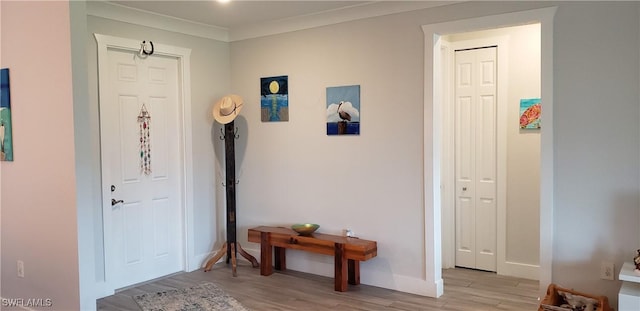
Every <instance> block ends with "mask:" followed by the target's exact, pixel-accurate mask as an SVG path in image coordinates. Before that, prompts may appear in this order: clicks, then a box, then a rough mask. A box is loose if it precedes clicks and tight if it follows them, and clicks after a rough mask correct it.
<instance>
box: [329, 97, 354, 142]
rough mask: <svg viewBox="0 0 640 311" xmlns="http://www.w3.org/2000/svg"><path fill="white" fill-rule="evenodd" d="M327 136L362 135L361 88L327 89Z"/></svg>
mask: <svg viewBox="0 0 640 311" xmlns="http://www.w3.org/2000/svg"><path fill="white" fill-rule="evenodd" d="M327 135H360V86H359V85H348V86H334V87H328V88H327Z"/></svg>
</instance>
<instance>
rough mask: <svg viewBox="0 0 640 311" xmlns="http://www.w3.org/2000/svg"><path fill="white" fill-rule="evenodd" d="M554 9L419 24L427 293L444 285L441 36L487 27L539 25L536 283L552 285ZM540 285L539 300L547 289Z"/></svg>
mask: <svg viewBox="0 0 640 311" xmlns="http://www.w3.org/2000/svg"><path fill="white" fill-rule="evenodd" d="M556 10H557V7H555V6H553V7H547V8H542V9H535V10H528V11H519V12H513V13H504V14H497V15H490V16H483V17H477V18H471V19H461V20H455V21H450V22H444V23H438V24H429V25H423V26H422V30H423V32H424V35H425V37H424V45H425V49H424V53H425V57H424V60H425V61H424V66H425V68H424V124H425V125H424V166H423V169H424V175H423V176H424V178H425V180H424V190H423V191H424V230H425V232H424V251H425V279H426V283H427V288H426V290H427V292H429V293H430V295H431V296H433V297H440V296H442V294H443V292H444V282H443V280H442V219H441V218H442V201H441V188H442V180H441V168H442V167H441V156H442V155H441V151H442V150H441V146H442V145H441V142H442V139H443V137H442V120H441V116H442V97H443V85H442V79H441V77H442V51H441V40H440V39H441V36H442V35H446V34H452V33H460V32H469V31H476V30H484V29H491V28H502V27H509V26H517V25H523V24H531V23H540V36H541V38H540V39H541V80H542V81H541V95H542V96H541V97H542V98H543V100H544V101H545V108H544V111H543V112H542V118H544V120H545V126H544V127H543V128H542V129H541V130H540V136H541V139H540V277H539V280H540V284H548V283H550V282H551V280H552V263H553V203H554V202H553V188H554V186H553V176H554V170H553V99H554V98H553V27H554V26H553V20H554V16H555V13H556ZM543 287H544V286H541V288H540V289H539V293H540V295H541V296H542V295H544V291H545V289H544V288H543Z"/></svg>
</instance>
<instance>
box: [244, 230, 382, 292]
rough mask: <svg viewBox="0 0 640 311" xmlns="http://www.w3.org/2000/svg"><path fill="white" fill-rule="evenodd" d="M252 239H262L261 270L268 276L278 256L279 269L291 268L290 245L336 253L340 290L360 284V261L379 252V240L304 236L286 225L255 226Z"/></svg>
mask: <svg viewBox="0 0 640 311" xmlns="http://www.w3.org/2000/svg"><path fill="white" fill-rule="evenodd" d="M249 242H255V243H260V262H261V264H260V274H261V275H265V276H266V275H271V274H273V268H274V267H273V266H272V265H273V257H274V256H275V268H276V270H281V271H284V270H286V269H287V267H286V262H287V261H286V253H285V251H286V249H287V248H290V249H297V250H302V251H307V252H312V253H318V254H325V255H331V256H334V258H335V267H334V268H335V290H336V291H340V292H345V291H347V282H348V283H349V284H352V285H358V284H360V261H364V260H368V259H371V258H373V257H376V255H377V252H378V246H377V243H376V242H375V241H368V240H362V239H358V238H350V237H344V236H338V235H330V234H323V233H313V234H311V235H309V236H302V235H298V233H297V232H295V231H293V230H292V229H290V228H284V227H265V226H261V227H256V228H251V229H249Z"/></svg>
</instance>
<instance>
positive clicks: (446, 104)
mask: <svg viewBox="0 0 640 311" xmlns="http://www.w3.org/2000/svg"><path fill="white" fill-rule="evenodd" d="M489 46H496V47H497V48H496V62H497V66H496V76H497V81H496V82H497V85H496V97H497V101H496V136H495V138H496V228H495V229H496V271H497V273H498V274H502V273H501V272H503V271H504V262H505V261H506V259H505V250H506V243H507V242H506V231H507V228H506V227H507V223H506V210H507V205H506V202H507V184H506V180H507V104H508V103H507V92H508V90H509V85H508V84H509V77H508V73H509V69H508V66H509V65H508V64H509V39H508V37H507V36H494V37H487V38H480V39H474V40H464V41H455V42H445V41H443V49H446V51H445V52H443V54H442V60H443V64H442V73H443V76H442V77H443V78H444V77H446V78H447V80H443V98H442V107H441V108H442V113H443V118H442V146H441V148H442V149H441V152H442V159H441V160H442V164H441V165H442V168H441V176H442V187H441V195H442V205H441V208H442V219H443V221H442V231H443V232H446V233H447V234H443V236H442V252H443V255H444V256H443V262H442V267H443V268H453V267H454V266H455V253H456V250H455V248H456V245H455V238H454V239H450V238H449V236H448V234H453V237H455V236H456V231H455V230H456V219H455V204H456V200H455V183H456V181H455V146H456V145H455V144H456V141H455V137H456V135H455V123H454V120H455V113H456V112H455V105H454V102H453V100H454V98H455V88H454V80H455V53H456V50H464V49H472V48H478V47H489ZM441 51H442V49H441ZM445 92H448V94H446V93H445ZM445 116H446V117H445ZM452 204H453V205H452ZM446 206H449V207H453V208H444V207H446ZM448 260H452V261H448Z"/></svg>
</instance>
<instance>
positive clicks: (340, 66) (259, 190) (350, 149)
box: [218, 2, 640, 306]
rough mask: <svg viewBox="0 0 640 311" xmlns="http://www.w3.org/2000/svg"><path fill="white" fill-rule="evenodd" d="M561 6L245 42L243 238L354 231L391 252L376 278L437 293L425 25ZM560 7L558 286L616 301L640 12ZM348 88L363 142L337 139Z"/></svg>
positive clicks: (629, 231)
mask: <svg viewBox="0 0 640 311" xmlns="http://www.w3.org/2000/svg"><path fill="white" fill-rule="evenodd" d="M550 5H554V4H553V3H536V2H500V3H464V4H456V5H450V6H445V7H440V8H433V9H428V10H422V11H415V12H410V13H403V14H398V15H391V16H385V17H379V18H371V19H366V20H360V21H355V22H349V23H342V24H338V25H333V26H327V27H322V28H316V29H311V30H304V31H297V32H293V33H287V34H282V35H275V36H270V37H265V38H259V39H252V40H245V41H238V42H233V43H232V44H231V47H232V50H231V68H232V69H233V71H232V87H233V89H232V90H233V91H234V92H236V93H238V94H240V95H242V96H244V97H245V101H246V105H247V106H246V107H245V109H244V110H243V117H244V118H245V121H244V123H245V124H246V125H245V127H246V128H245V129H244V130H245V132H242V131H241V132H240V135H241V138H240V141H241V142H240V144H242V145H243V146H244V148H245V149H244V150H243V151H242V152H241V153H240V154H239V158H240V159H239V163H238V170H239V171H240V172H241V177H240V184H239V187H238V213H239V214H238V220H239V232H240V234H241V236H240V241H245V243H246V229H247V228H248V227H251V226H255V225H258V224H272V225H289V224H291V223H294V222H300V221H313V222H317V223H319V224H320V225H321V226H322V227H321V229H320V230H321V231H323V232H329V233H338V232H340V230H341V229H343V228H346V227H350V228H353V229H354V230H355V232H356V233H357V234H358V235H360V236H361V237H363V238H369V239H374V240H377V241H378V246H379V251H378V257H377V258H375V259H373V260H371V261H370V262H366V263H363V266H362V269H363V272H362V280H363V283H367V284H374V285H378V286H382V287H388V288H397V289H401V290H409V291H411V290H415V289H416V288H418V287H420V286H423V285H424V284H423V283H421V282H420V280H422V279H424V277H423V276H424V272H425V270H424V269H425V267H424V262H425V261H424V260H425V259H424V255H423V254H424V253H423V247H424V243H425V241H424V240H423V236H424V227H423V226H424V224H423V221H422V219H423V215H424V210H423V209H422V202H423V200H425V199H426V201H427V202H431V198H424V197H423V193H422V191H421V189H422V186H423V185H422V176H420V174H421V172H422V170H423V167H422V156H423V155H422V151H421V150H422V135H423V134H422V128H423V126H430V124H423V120H422V115H423V108H422V107H423V106H422V92H423V85H422V81H423V79H422V68H423V62H424V59H423V37H422V33H421V32H420V26H421V25H425V24H430V23H437V22H444V21H453V20H459V19H465V18H470V17H478V16H486V15H492V14H499V13H507V12H514V11H519V10H527V9H531V8H535V7H546V6H550ZM556 5H558V6H559V8H558V11H557V14H556V18H555V25H556V27H555V30H554V44H555V46H554V62H555V63H554V94H555V95H554V97H555V98H554V102H555V103H556V105H555V110H554V119H555V124H554V126H555V133H554V138H555V139H556V143H555V145H554V148H555V157H554V159H555V188H554V193H555V202H554V203H555V204H554V216H555V234H554V236H555V238H554V256H553V281H554V282H556V283H560V284H562V285H564V286H568V287H573V288H575V289H577V290H583V291H587V292H592V293H597V294H606V295H608V296H609V298H610V299H611V300H612V302H613V305H614V306H615V303H616V300H617V299H616V298H617V296H616V292H617V289H618V288H619V286H620V283H619V282H617V281H615V282H611V281H604V280H600V279H599V265H600V261H602V260H611V261H614V262H615V263H616V265H617V267H620V266H621V264H622V262H623V261H625V260H628V259H629V258H630V257H629V256H630V255H632V251H633V250H634V249H635V248H637V243H638V242H637V238H638V236H640V229H639V225H638V224H639V220H640V213H639V212H638V206H639V205H640V201H639V198H638V193H639V189H640V182H639V178H638V177H639V176H638V169H637V168H638V158H639V153H638V149H639V142H638V137H637V135H638V132H639V129H638V122H637V120H636V119H637V117H638V115H639V109H638V106H639V105H638V92H637V85H638V80H639V79H638V37H639V32H638V29H639V28H638V20H639V18H638V8H637V5H638V4H637V3H614V2H607V3H606V4H604V3H560V4H556ZM284 74H286V75H289V84H290V94H289V95H290V122H287V123H273V124H270V123H262V122H260V116H259V88H258V87H259V78H260V77H266V76H272V75H284ZM348 84H360V85H361V87H362V135H360V136H358V137H327V136H326V135H325V133H324V105H325V103H324V92H325V87H327V86H335V85H348ZM243 135H244V136H243ZM345 158H346V159H345ZM427 179H428V177H427ZM344 189H348V190H344ZM218 191H219V192H218V193H219V194H220V193H222V191H223V189H220V188H219V189H218ZM345 191H346V192H347V193H346V194H342V193H343V192H345ZM218 197H221V196H220V195H219V196H218ZM219 204H220V202H219ZM428 212H431V211H430V210H428ZM531 217H533V216H531ZM533 221H535V220H533ZM251 247H252V248H254V249H257V245H251ZM514 256H515V257H517V255H514ZM302 257H304V258H305V259H304V260H302ZM416 259H418V260H416ZM516 259H517V258H516ZM329 262H330V259H328V258H325V257H322V256H311V255H306V254H304V255H303V254H295V255H294V256H291V260H290V265H291V266H292V268H294V269H300V270H304V271H311V272H317V273H321V274H326V275H330V274H331V273H332V270H331V269H330V264H327V263H329ZM546 285H547V284H542V286H544V287H546Z"/></svg>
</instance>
